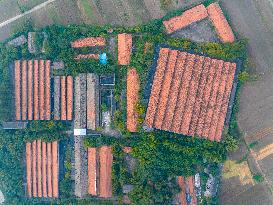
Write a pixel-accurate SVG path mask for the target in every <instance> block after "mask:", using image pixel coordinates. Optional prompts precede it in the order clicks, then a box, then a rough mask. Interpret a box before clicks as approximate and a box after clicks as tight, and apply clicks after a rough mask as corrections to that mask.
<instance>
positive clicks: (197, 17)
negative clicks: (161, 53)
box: [163, 4, 208, 34]
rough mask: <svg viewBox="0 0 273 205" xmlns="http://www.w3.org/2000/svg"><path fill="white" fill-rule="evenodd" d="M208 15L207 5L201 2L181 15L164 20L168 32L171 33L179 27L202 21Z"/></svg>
mask: <svg viewBox="0 0 273 205" xmlns="http://www.w3.org/2000/svg"><path fill="white" fill-rule="evenodd" d="M207 17H208V13H207V10H206V7H205V6H204V5H203V4H200V5H198V6H196V7H193V8H191V9H189V10H187V11H185V12H184V13H183V14H182V15H180V16H175V17H173V18H171V19H169V20H167V21H163V24H164V26H165V28H166V31H167V33H169V34H170V33H173V32H175V31H177V30H179V29H182V28H185V27H187V26H189V25H190V24H192V23H194V22H197V21H201V20H203V19H205V18H207Z"/></svg>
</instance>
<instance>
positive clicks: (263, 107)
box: [221, 0, 273, 205]
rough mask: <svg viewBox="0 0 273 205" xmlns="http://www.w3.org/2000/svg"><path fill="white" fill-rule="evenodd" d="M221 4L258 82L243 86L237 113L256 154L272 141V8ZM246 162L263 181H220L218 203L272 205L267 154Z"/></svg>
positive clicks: (253, 0) (272, 167) (248, 2)
mask: <svg viewBox="0 0 273 205" xmlns="http://www.w3.org/2000/svg"><path fill="white" fill-rule="evenodd" d="M222 3H223V6H224V8H225V9H226V10H227V12H228V14H229V16H230V19H231V21H232V24H233V28H235V30H236V32H238V33H239V35H241V36H244V37H246V38H248V40H249V47H248V52H249V56H250V59H249V60H250V71H251V72H252V73H258V74H259V75H261V77H260V79H259V80H258V81H256V82H249V83H247V84H245V85H244V86H243V88H242V91H241V95H240V107H239V114H238V121H239V126H240V129H241V130H242V134H243V136H244V137H245V138H246V139H247V140H248V139H250V138H251V136H252V138H253V139H255V137H256V138H257V139H260V140H259V144H258V145H257V147H255V148H254V150H255V151H258V150H260V149H263V148H264V147H266V146H267V145H269V144H271V143H272V142H273V135H272V132H273V131H272V130H271V129H268V128H270V127H271V126H272V125H273V94H272V93H273V83H272V82H273V77H272V76H273V75H272V74H273V71H272V70H273V58H272V56H273V46H272V41H273V37H272V36H273V35H272V34H273V33H272V31H273V23H272V22H273V15H272V10H273V8H272V6H273V5H272V4H271V3H270V0H261V1H257V0H222ZM253 136H254V137H253ZM249 143H250V142H249ZM248 163H249V165H250V169H251V170H252V172H253V173H255V172H257V171H261V172H262V174H264V176H265V179H266V180H265V182H263V183H260V184H256V185H254V186H249V187H246V188H245V190H244V187H243V186H242V185H240V184H237V186H233V183H232V179H230V180H224V181H223V183H222V188H221V204H228V205H233V204H247V205H269V204H273V200H272V194H271V193H270V191H269V189H270V188H271V187H272V179H273V174H272V171H273V163H272V157H271V155H269V156H267V157H266V158H264V159H263V160H260V161H259V160H255V159H254V158H253V157H249V158H248ZM231 184H232V185H231ZM231 189H232V190H231ZM242 190H243V191H242ZM227 193H229V194H227ZM227 196H228V197H227Z"/></svg>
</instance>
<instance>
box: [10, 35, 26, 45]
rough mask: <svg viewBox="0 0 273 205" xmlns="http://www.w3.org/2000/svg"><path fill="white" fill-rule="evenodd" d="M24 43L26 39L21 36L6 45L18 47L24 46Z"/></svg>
mask: <svg viewBox="0 0 273 205" xmlns="http://www.w3.org/2000/svg"><path fill="white" fill-rule="evenodd" d="M26 42H27V38H26V37H25V36H24V35H21V36H18V37H17V38H14V39H12V40H11V41H9V42H8V45H11V46H14V47H18V46H21V45H24V44H25V43H26Z"/></svg>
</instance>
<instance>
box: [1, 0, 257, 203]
mask: <svg viewBox="0 0 273 205" xmlns="http://www.w3.org/2000/svg"><path fill="white" fill-rule="evenodd" d="M162 2H168V1H162ZM181 12H182V11H177V12H173V13H171V14H168V15H167V16H166V17H164V18H163V19H160V20H155V21H153V22H151V23H149V24H147V25H143V26H137V27H133V28H121V27H119V28H113V31H111V32H110V33H109V29H110V27H109V26H105V27H94V26H88V25H70V26H67V27H65V26H60V25H52V26H49V27H46V28H43V29H40V30H37V31H39V32H42V31H43V32H46V34H47V36H48V40H47V42H46V44H45V53H39V54H37V55H32V54H30V53H28V50H27V46H26V45H24V46H21V47H17V48H13V47H11V46H6V45H5V44H2V45H0V121H1V122H2V121H8V120H12V119H13V113H12V112H11V110H13V108H14V104H13V92H12V79H11V76H10V73H11V72H10V70H9V64H10V63H13V61H14V60H15V59H33V58H44V59H49V60H52V61H55V60H56V61H59V60H62V61H64V63H65V67H66V69H65V70H63V71H60V72H58V73H55V74H57V75H58V74H64V75H73V76H76V75H77V74H78V73H80V72H95V73H98V74H102V73H115V74H116V82H117V83H116V87H115V89H116V90H115V99H116V101H117V102H118V103H119V110H118V111H117V112H116V113H115V120H114V123H113V124H114V126H115V127H116V128H117V129H119V130H120V131H121V132H122V134H123V136H124V138H122V139H116V138H109V137H107V136H105V137H101V138H96V139H94V138H88V139H86V141H85V145H86V146H88V147H98V146H100V145H105V144H108V145H112V146H113V150H114V164H113V192H114V194H115V195H116V196H122V190H121V187H122V185H124V184H128V183H130V184H133V185H134V186H135V189H134V190H133V191H132V192H131V193H130V194H129V197H130V199H131V201H132V204H144V205H145V204H162V203H163V202H164V203H165V204H169V203H170V202H171V200H172V197H173V195H174V194H176V193H177V192H178V191H179V188H178V187H177V185H176V182H175V176H178V175H183V176H190V175H193V174H195V173H197V172H198V171H202V170H203V169H204V168H205V167H207V166H214V165H215V164H218V163H222V162H223V161H224V160H225V159H226V157H227V152H228V151H231V150H234V149H235V148H236V139H238V137H239V135H240V133H239V129H238V125H237V120H236V113H237V111H238V95H237V97H236V99H235V104H234V107H233V114H232V118H231V123H230V129H229V130H228V131H227V133H226V135H225V137H224V141H223V142H221V143H218V142H210V141H207V140H203V139H199V138H197V137H186V136H181V135H175V134H170V133H167V132H159V131H156V132H152V133H143V132H139V133H138V134H134V135H132V134H130V133H128V132H127V130H126V126H125V122H126V99H125V98H124V97H123V94H124V91H125V88H126V79H125V76H126V70H127V67H126V66H118V65H116V61H117V59H116V56H117V55H116V51H114V53H111V54H110V55H109V56H108V57H109V61H108V64H107V65H101V64H99V63H98V62H97V61H94V60H81V61H75V60H74V56H75V54H77V52H78V51H77V50H75V49H72V48H71V45H70V43H71V41H74V40H76V39H78V38H83V37H88V36H104V37H105V38H107V40H109V39H110V38H114V39H115V40H116V34H117V33H120V32H130V33H138V34H139V33H143V35H142V36H138V37H134V39H133V42H134V50H133V55H132V59H131V65H130V66H131V67H135V68H136V69H137V71H138V73H139V75H140V79H141V92H140V103H139V105H138V106H137V111H138V113H139V116H140V118H139V120H138V122H139V131H141V126H140V125H141V124H142V122H143V118H144V113H145V110H146V103H147V99H145V93H144V91H145V86H146V83H147V78H148V71H149V68H150V67H151V65H152V63H153V57H154V51H155V49H156V46H157V45H158V44H164V45H167V46H171V47H175V48H182V49H184V50H187V51H194V52H196V53H200V54H205V55H208V56H210V57H214V58H218V59H223V60H227V61H237V60H240V61H241V62H242V70H244V69H245V67H246V63H247V53H246V44H247V42H246V41H245V40H239V41H237V42H236V43H233V44H219V43H203V44H197V43H194V42H191V41H189V40H185V39H175V38H168V37H167V36H166V35H165V34H164V33H163V32H162V31H163V27H162V21H163V20H164V19H166V18H169V17H171V16H174V15H177V14H180V13H181ZM33 30H35V29H33V28H32V27H31V26H29V25H28V26H27V27H26V28H25V29H24V30H23V31H21V32H19V33H16V34H15V35H14V37H16V36H19V35H20V34H26V33H27V32H28V31H33ZM102 51H106V50H102ZM82 52H86V51H84V50H83V51H82ZM244 72H245V71H243V72H242V74H241V75H240V80H242V81H243V80H245V79H246V78H247V73H246V72H245V73H244ZM239 88H240V83H239V86H238V89H239ZM69 127H70V124H66V123H55V122H53V121H49V122H41V121H37V122H32V123H30V124H29V125H28V128H27V129H26V130H23V131H3V130H1V131H0V157H1V158H2V163H1V164H0V190H1V191H2V192H3V193H5V199H6V201H7V204H22V203H24V202H25V198H24V195H25V194H24V193H25V191H24V185H23V182H24V178H23V177H22V176H23V175H24V174H23V173H24V161H23V160H22V159H23V158H24V149H25V141H29V140H33V139H43V140H45V141H53V140H62V141H63V142H64V144H65V147H66V149H65V158H64V168H65V175H64V177H63V179H62V181H61V182H60V200H58V201H56V203H58V204H86V203H90V202H91V201H92V202H91V203H92V204H110V202H108V201H105V202H104V201H100V202H98V201H96V200H94V199H93V198H91V197H90V198H87V199H85V200H82V201H79V200H77V199H76V198H75V197H74V195H73V191H72V190H71V188H72V184H73V182H72V179H71V169H72V164H71V158H72V153H73V152H72V149H73V147H72V144H71V140H69V139H67V135H66V134H65V131H66V130H67V129H68V128H69ZM123 146H131V147H132V148H133V152H132V156H133V157H134V158H137V159H138V163H137V167H136V169H135V171H134V173H129V172H128V171H127V170H126V167H125V164H124V155H125V154H124V153H123V151H122V147H123ZM257 180H259V178H258V177H257ZM23 201H24V202H23ZM28 202H29V201H27V202H25V203H28ZM31 202H33V203H39V202H38V201H35V200H34V201H31ZM29 203H30V202H29Z"/></svg>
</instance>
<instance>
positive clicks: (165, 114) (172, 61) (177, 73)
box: [145, 48, 236, 141]
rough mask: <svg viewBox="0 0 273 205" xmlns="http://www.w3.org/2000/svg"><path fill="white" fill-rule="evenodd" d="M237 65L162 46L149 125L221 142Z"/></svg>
mask: <svg viewBox="0 0 273 205" xmlns="http://www.w3.org/2000/svg"><path fill="white" fill-rule="evenodd" d="M235 70H236V64H235V63H230V62H224V61H222V60H216V59H211V58H209V57H204V56H200V55H195V54H190V53H186V52H180V51H177V50H171V49H169V48H161V49H160V52H159V58H158V60H157V68H156V72H155V75H154V80H153V86H152V90H151V96H150V100H149V105H148V108H147V112H146V119H145V124H146V125H147V126H148V127H154V128H156V129H161V130H165V131H170V132H175V133H179V134H183V135H187V136H194V135H198V136H199V137H204V138H207V139H209V140H212V141H213V140H216V141H220V139H221V135H222V130H223V127H224V121H225V117H226V113H227V108H228V103H229V97H230V93H231V90H232V85H233V80H234V76H235Z"/></svg>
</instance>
